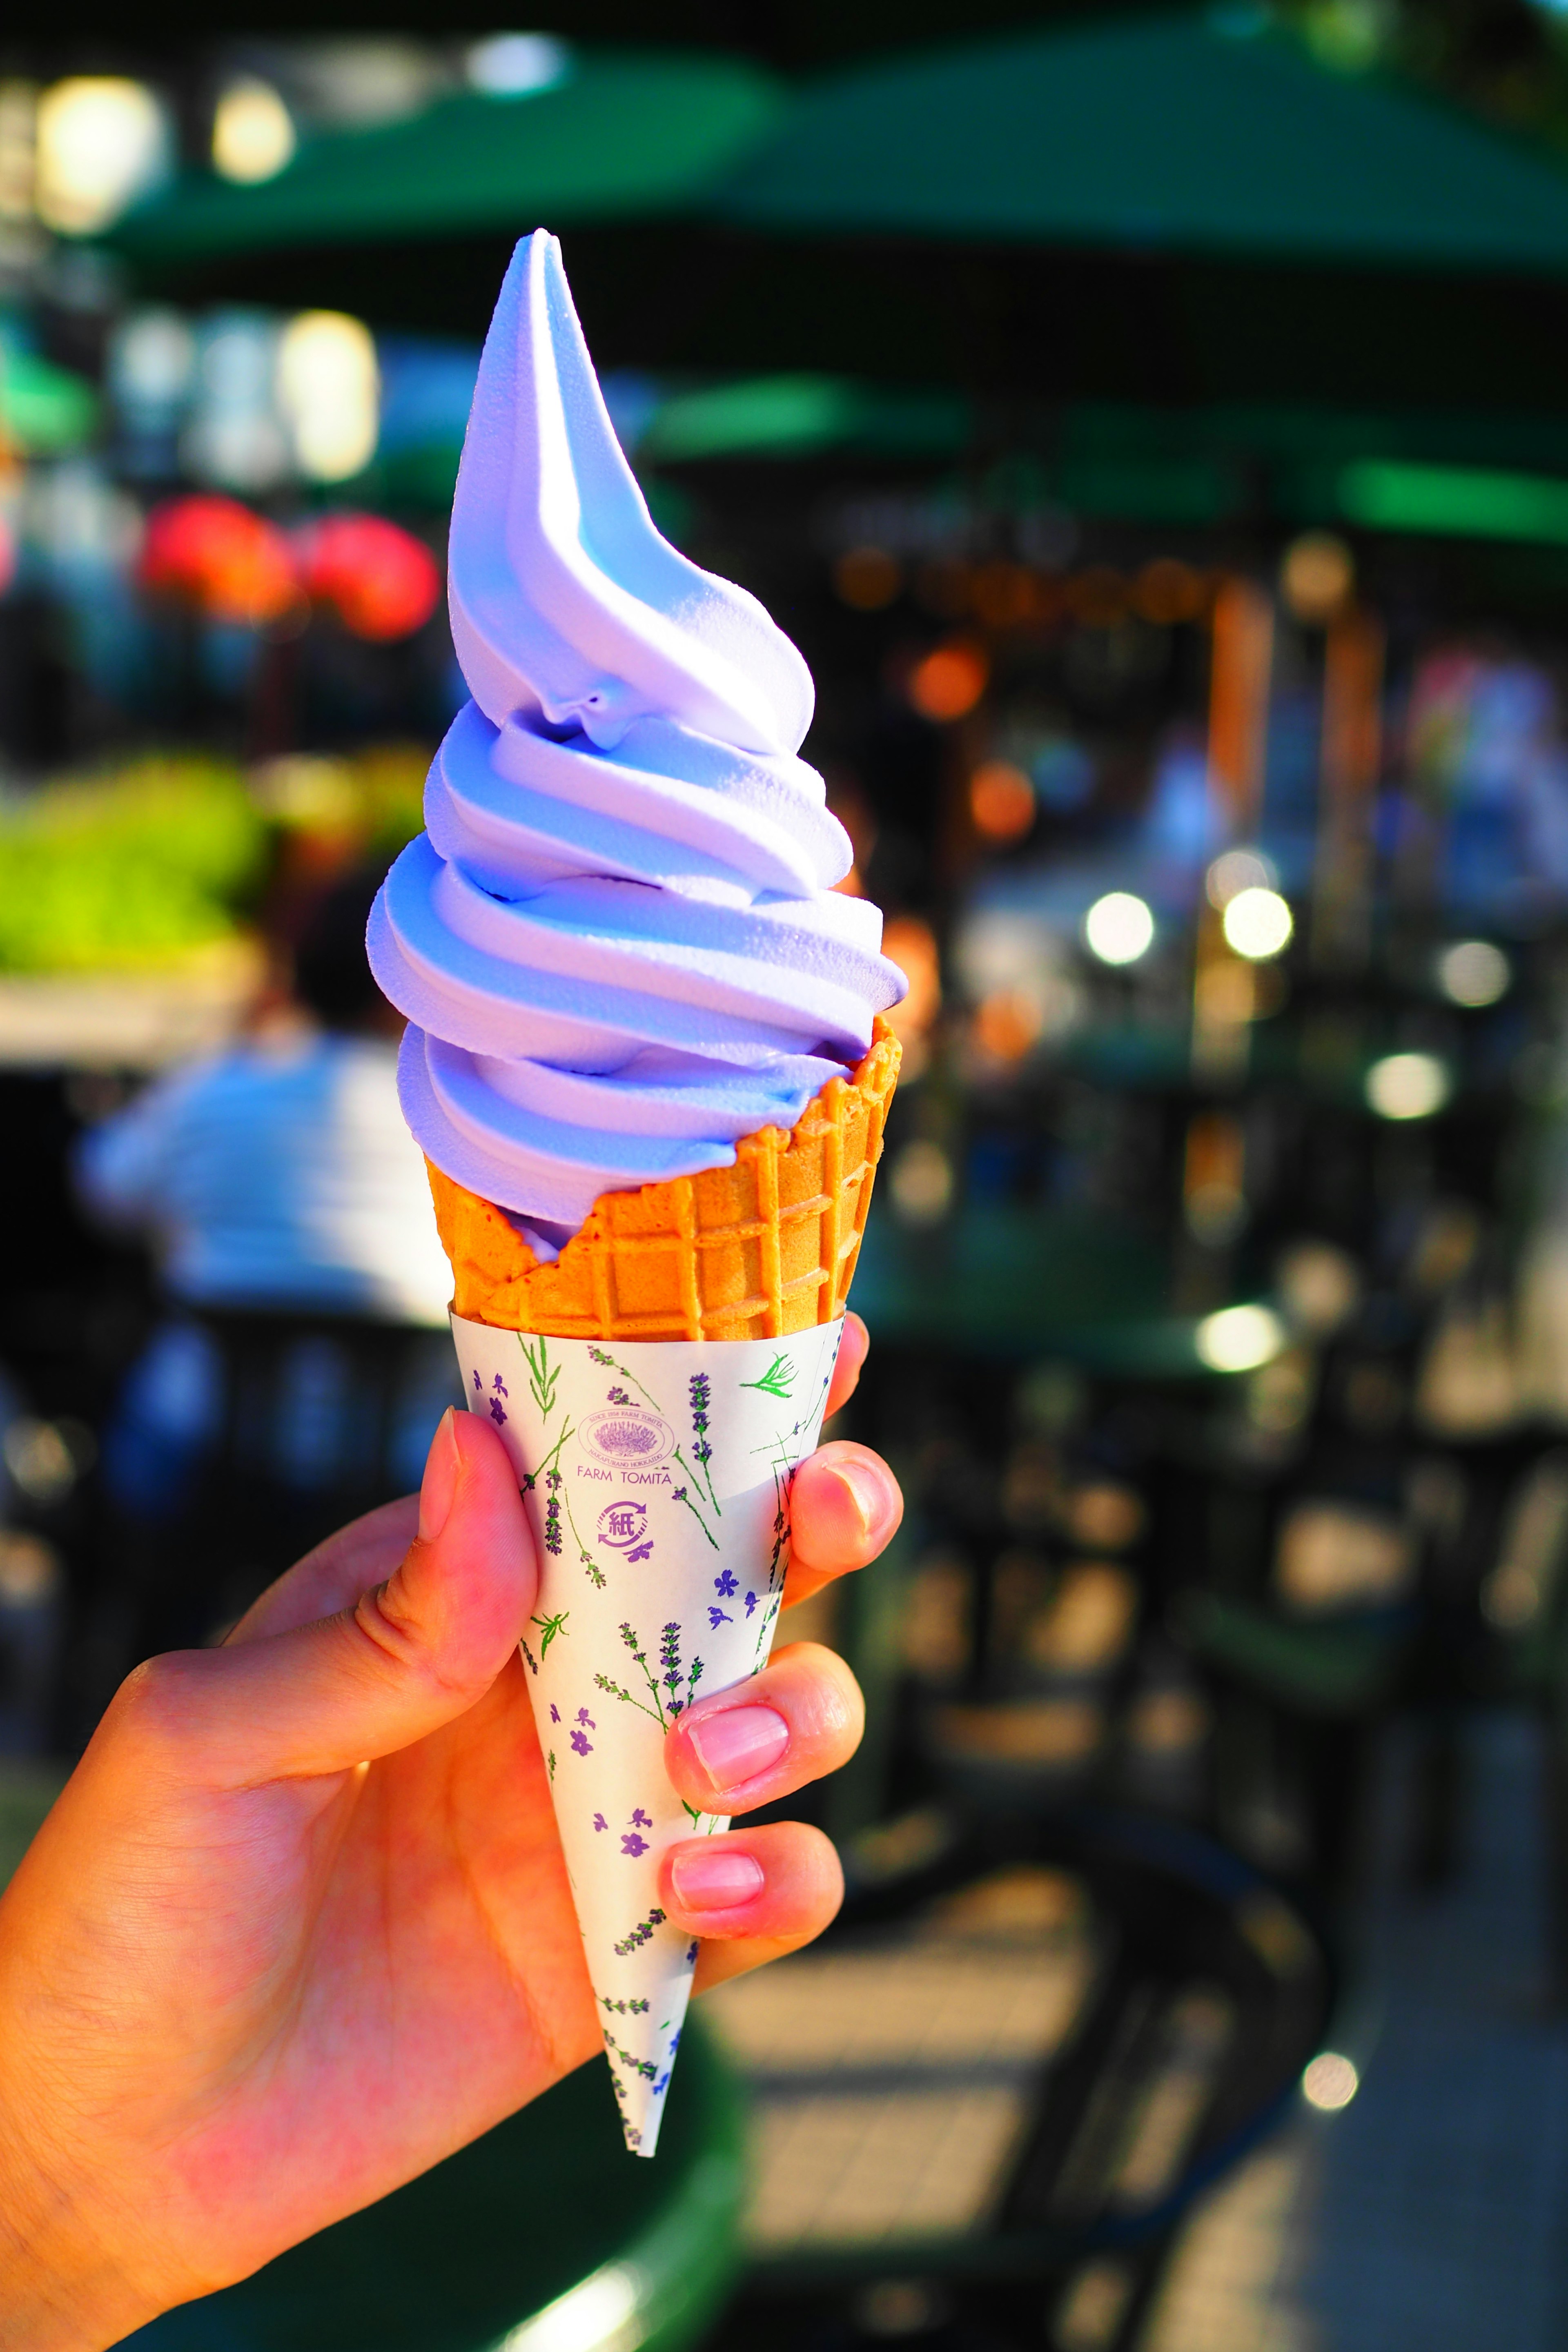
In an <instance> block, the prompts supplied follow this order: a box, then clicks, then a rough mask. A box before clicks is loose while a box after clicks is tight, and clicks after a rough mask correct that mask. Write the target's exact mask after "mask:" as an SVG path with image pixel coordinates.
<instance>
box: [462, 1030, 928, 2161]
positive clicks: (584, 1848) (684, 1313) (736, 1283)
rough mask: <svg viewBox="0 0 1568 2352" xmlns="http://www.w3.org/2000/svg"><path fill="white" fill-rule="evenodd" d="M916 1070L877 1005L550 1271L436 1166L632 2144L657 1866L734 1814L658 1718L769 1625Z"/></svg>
mask: <svg viewBox="0 0 1568 2352" xmlns="http://www.w3.org/2000/svg"><path fill="white" fill-rule="evenodd" d="M898 1066H899V1046H898V1042H897V1040H896V1039H895V1038H894V1036H893V1035H892V1034H891V1032H890V1031H889V1030H888V1029H887V1027H886V1025H885V1024H883V1023H881V1022H879V1023H878V1024H877V1033H876V1034H875V1036H874V1038H873V1042H872V1045H871V1048H870V1051H869V1052H868V1054H867V1055H866V1056H865V1058H864V1060H863V1061H862V1062H861V1063H860V1064H859V1066H858V1068H857V1069H856V1070H855V1071H854V1072H853V1074H852V1075H851V1076H850V1077H849V1078H848V1079H847V1080H846V1079H842V1078H835V1079H833V1080H832V1081H830V1082H829V1084H828V1085H827V1086H826V1087H824V1088H823V1090H822V1092H821V1093H820V1094H819V1095H818V1096H817V1097H816V1099H815V1101H814V1102H812V1103H811V1104H810V1105H809V1106H808V1108H807V1109H806V1111H805V1115H804V1116H803V1117H802V1118H801V1119H800V1120H799V1121H798V1123H797V1125H796V1126H795V1129H794V1132H793V1133H792V1134H790V1135H788V1136H786V1135H784V1133H783V1132H782V1131H781V1130H780V1129H776V1128H775V1129H765V1130H764V1131H763V1133H761V1134H759V1135H755V1136H751V1137H748V1138H746V1139H745V1140H744V1141H742V1143H741V1144H740V1145H739V1146H738V1148H737V1153H736V1164H735V1166H734V1167H733V1168H732V1169H719V1170H710V1171H704V1172H703V1173H701V1174H700V1175H697V1176H694V1177H684V1178H681V1179H679V1180H677V1181H671V1182H667V1183H660V1184H649V1185H646V1186H645V1187H644V1188H643V1189H642V1190H641V1191H640V1192H626V1193H612V1194H608V1195H606V1196H605V1198H603V1199H602V1200H601V1201H600V1202H598V1204H597V1206H596V1207H595V1211H594V1213H593V1214H592V1216H591V1217H590V1218H589V1219H588V1222H587V1224H586V1225H585V1226H584V1229H583V1231H582V1232H581V1233H580V1234H578V1235H576V1236H575V1237H574V1239H573V1240H572V1241H570V1242H568V1244H566V1246H565V1248H564V1249H563V1251H562V1253H561V1255H560V1257H559V1259H557V1260H556V1261H555V1262H554V1263H553V1264H551V1265H542V1264H541V1263H540V1262H539V1261H538V1259H537V1258H536V1257H535V1255H534V1253H533V1252H532V1250H531V1249H530V1247H529V1246H528V1244H526V1243H525V1242H524V1241H523V1240H522V1239H521V1236H520V1235H519V1234H517V1232H516V1231H515V1229H514V1228H513V1226H512V1225H511V1224H510V1223H509V1221H508V1220H507V1219H506V1218H505V1217H504V1216H503V1215H502V1214H501V1213H500V1211H499V1210H497V1209H495V1208H493V1207H492V1206H491V1205H490V1203H489V1202H485V1201H480V1200H478V1199H477V1198H476V1197H475V1196H474V1195H473V1194H472V1193H470V1192H465V1191H464V1190H463V1188H462V1187H461V1186H459V1185H458V1184H455V1183H453V1182H452V1181H450V1179H448V1178H447V1177H446V1176H444V1175H442V1174H441V1172H440V1171H439V1170H438V1169H436V1168H432V1169H431V1171H430V1179H431V1184H432V1188H433V1190H434V1192H435V1197H436V1205H437V1219H438V1222H439V1224H440V1228H441V1238H442V1240H443V1242H444V1243H445V1244H446V1246H447V1253H448V1255H449V1256H450V1257H451V1259H452V1264H453V1268H454V1272H455V1276H456V1280H457V1297H456V1300H455V1302H454V1309H453V1322H452V1328H453V1333H454V1336H455V1338H456V1340H457V1346H458V1361H459V1363H460V1364H461V1366H462V1370H463V1382H464V1388H465V1391H467V1394H468V1404H469V1407H470V1410H472V1411H473V1412H483V1413H487V1414H489V1417H490V1419H491V1420H492V1421H493V1422H494V1423H495V1424H496V1425H497V1427H498V1428H500V1431H501V1433H502V1436H503V1438H504V1440H505V1442H506V1444H507V1445H508V1448H509V1450H510V1453H511V1455H512V1458H513V1461H514V1462H515V1464H516V1465H517V1469H518V1475H519V1479H520V1482H521V1486H522V1489H523V1494H524V1497H525V1500H526V1503H527V1507H528V1509H529V1513H530V1517H531V1521H532V1524H533V1528H534V1535H535V1538H536V1541H537V1542H538V1545H539V1555H540V1561H541V1580H540V1593H539V1601H538V1604H537V1607H536V1609H535V1611H534V1613H533V1617H532V1621H531V1628H530V1631H529V1633H528V1634H527V1635H526V1636H525V1638H524V1641H523V1644H522V1654H523V1659H524V1663H525V1665H526V1667H527V1670H528V1675H529V1690H530V1695H531V1698H532V1702H533V1710H534V1720H535V1722H536V1723H537V1725H538V1727H539V1736H540V1744H541V1747H542V1749H543V1751H544V1757H545V1764H546V1769H547V1770H548V1772H549V1776H550V1788H551V1797H552V1802H553V1804H554V1807H555V1818H556V1823H557V1826H558V1828H559V1830H560V1833H561V1842H562V1848H563V1853H564V1855H565V1859H566V1868H567V1873H568V1875H569V1877H570V1879H571V1881H572V1889H573V1895H574V1900H575V1903H576V1906H577V1918H578V1925H579V1927H581V1929H582V1933H583V1942H584V1951H585V1954H586V1957H587V1961H588V1972H589V1976H590V1979H591V1980H592V1983H593V1987H594V1996H595V2001H596V2002H597V2004H598V2007H599V2010H600V2012H601V2014H600V2023H601V2027H602V2029H603V2031H604V2035H605V2053H606V2056H607V2057H608V2059H609V2063H610V2073H611V2079H612V2081H613V2082H614V2084H615V2088H616V2098H617V2100H618V2102H619V2104H620V2108H621V2118H622V2123H623V2125H624V2126H625V2130H626V2144H627V2146H628V2147H631V2148H633V2149H634V2150H635V2151H636V2152H637V2154H639V2155H643V2156H651V2155H652V2153H653V2150H654V2147H655V2144H656V2142H657V2139H658V2126H659V2122H660V2120H661V2117H662V2115H663V2107H664V2095H665V2090H666V2086H667V2084H668V2081H669V2074H670V2068H671V2065H672V2063H673V2060H674V2053H675V2048H676V2044H677V2043H678V2042H679V2036H680V2029H681V2021H682V2019H683V2018H684V2016H685V2011H686V2003H687V2000H688V1998H689V1992H690V1986H691V1976H692V1970H693V1968H694V1965H695V1962H696V1957H697V1946H696V1944H695V1943H694V1942H692V1941H691V1939H690V1938H689V1937H686V1936H684V1935H682V1934H681V1933H680V1932H679V1930H678V1929H677V1928H675V1927H672V1926H671V1925H670V1923H669V1921H668V1918H667V1917H666V1915H665V1912H664V1910H663V1907H662V1906H661V1904H660V1901H659V1884H658V1870H659V1862H660V1858H661V1856H662V1854H663V1853H664V1851H665V1849H666V1848H667V1847H668V1845H670V1844H671V1843H675V1842H676V1841H677V1840H679V1839H682V1838H689V1837H692V1836H700V1835H702V1834H704V1833H706V1832H712V1831H713V1830H716V1829H721V1828H722V1827H724V1826H725V1824H724V1822H721V1821H720V1820H718V1819H715V1818H712V1817H710V1816H707V1815H695V1814H693V1813H691V1811H689V1808H687V1807H686V1806H684V1805H683V1804H682V1803H681V1802H680V1801H679V1799H678V1798H677V1797H676V1795H675V1792H674V1790H673V1789H672V1788H671V1787H670V1784H669V1781H668V1778H667V1777H666V1774H665V1771H664V1763H663V1745H664V1738H665V1735H666V1733H667V1731H668V1727H669V1725H670V1723H671V1722H672V1721H673V1720H674V1718H675V1717H676V1716H677V1715H679V1713H680V1712H681V1711H682V1710H683V1708H684V1707H685V1706H688V1705H689V1703H690V1701H691V1700H692V1698H693V1697H695V1696H707V1695H708V1693H709V1692H710V1691H715V1690H722V1689H724V1688H726V1687H727V1686H728V1685H731V1684H733V1683H736V1682H739V1681H742V1680H743V1679H744V1678H745V1676H746V1675H752V1674H755V1673H756V1672H757V1670H758V1669H759V1668H760V1667H761V1666H762V1665H763V1664H765V1662H766V1659H767V1655H768V1652H769V1650H770V1649H771V1647H772V1644H773V1627H774V1623H775V1622H776V1619H777V1616H778V1612H779V1604H780V1600H781V1597H782V1594H783V1589H784V1571H785V1568H786V1565H787V1560H788V1540H789V1538H788V1525H789V1509H788V1502H789V1486H790V1482H791V1480H792V1478H793V1475H794V1472H795V1465H796V1464H797V1463H799V1462H800V1461H801V1460H802V1459H803V1458H804V1456H805V1454H809V1453H810V1452H811V1450H812V1448H813V1447H814V1446H815V1445H816V1440H817V1435H818V1433H819V1431H820V1428H821V1425H822V1414H823V1408H824V1405H825V1404H826V1396H827V1387H828V1382H829V1381H830V1380H831V1378H832V1373H833V1366H834V1362H835V1360H836V1358H837V1352H838V1340H839V1336H840V1331H841V1328H842V1317H843V1313H844V1303H845V1298H846V1297H847V1292H848V1287H849V1278H850V1276H851V1275H852V1273H853V1271H854V1265H855V1258H856V1255H857V1252H858V1247H859V1242H860V1236H861V1234H862V1233H863V1231H864V1229H865V1222H866V1212H867V1209H868V1205H869V1202H870V1193H871V1182H872V1177H873V1174H874V1171H875V1168H876V1163H877V1159H878V1156H879V1151H880V1149H881V1136H882V1128H883V1124H884V1121H885V1118H886V1115H887V1106H888V1098H889V1096H890V1094H891V1092H892V1089H893V1084H894V1081H895V1079H896V1077H897V1076H898ZM792 1338H793V1345H786V1346H782V1347H781V1346H776V1345H774V1344H773V1343H774V1342H775V1341H779V1340H788V1339H792ZM699 1685H700V1691H699Z"/></svg>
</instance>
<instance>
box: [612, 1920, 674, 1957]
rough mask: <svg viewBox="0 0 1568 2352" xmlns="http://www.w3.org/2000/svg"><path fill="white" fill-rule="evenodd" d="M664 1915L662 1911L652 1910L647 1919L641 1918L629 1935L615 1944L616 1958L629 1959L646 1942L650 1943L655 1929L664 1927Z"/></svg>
mask: <svg viewBox="0 0 1568 2352" xmlns="http://www.w3.org/2000/svg"><path fill="white" fill-rule="evenodd" d="M664 1917H665V1915H664V1913H663V1912H662V1911H658V1910H654V1911H650V1912H649V1913H648V1915H647V1918H646V1919H643V1920H639V1922H638V1923H637V1926H636V1927H634V1928H633V1929H632V1931H631V1934H630V1935H629V1936H627V1937H625V1938H624V1939H623V1940H622V1941H621V1942H620V1943H618V1944H616V1946H615V1954H616V1958H617V1959H618V1960H629V1959H630V1958H631V1956H632V1954H633V1953H634V1952H635V1951H637V1950H639V1949H640V1948H641V1947H642V1946H643V1945H644V1944H650V1943H651V1942H652V1941H653V1931H654V1929H655V1928H656V1927H663V1925H664Z"/></svg>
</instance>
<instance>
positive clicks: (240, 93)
mask: <svg viewBox="0 0 1568 2352" xmlns="http://www.w3.org/2000/svg"><path fill="white" fill-rule="evenodd" d="M298 144H299V141H298V139H297V138H296V136H295V131H294V119H293V117H292V115H290V113H289V109H288V108H287V107H286V106H285V105H284V103H283V100H282V99H281V98H280V97H279V94H278V92H277V91H276V90H275V89H273V87H272V84H271V83H270V82H269V81H262V80H260V79H258V77H257V76H256V75H254V74H242V75H240V76H239V78H238V79H237V80H235V81H231V82H229V83H228V84H226V87H225V89H223V90H222V92H221V93H220V94H219V98H218V102H217V105H216V108H215V109H214V110H213V169H214V171H215V172H216V173H219V174H220V175H221V176H222V177H223V178H224V179H226V180H237V181H238V182H239V183H240V184H241V185H242V186H246V187H252V186H255V185H256V184H257V183H258V182H259V181H262V180H272V179H276V178H277V176H278V174H279V172H281V171H282V170H283V168H284V166H285V165H286V164H288V163H292V162H293V160H294V150H295V148H296V147H297V146H298Z"/></svg>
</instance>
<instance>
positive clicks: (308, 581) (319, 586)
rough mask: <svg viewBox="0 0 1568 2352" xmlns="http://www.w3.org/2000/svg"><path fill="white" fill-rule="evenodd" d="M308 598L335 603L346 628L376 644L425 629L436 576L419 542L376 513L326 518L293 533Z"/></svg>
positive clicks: (432, 562) (438, 586)
mask: <svg viewBox="0 0 1568 2352" xmlns="http://www.w3.org/2000/svg"><path fill="white" fill-rule="evenodd" d="M295 546H296V549H297V551H298V556H299V563H300V577H301V578H302V580H303V582H304V584H305V587H306V589H307V591H308V592H309V593H310V595H311V596H313V597H315V598H317V599H319V600H320V602H321V603H322V604H333V605H335V606H336V607H337V610H338V613H339V614H340V615H341V617H342V623H343V625H344V627H345V628H347V629H349V630H352V632H353V635H355V636H356V637H369V638H371V639H372V640H373V641H374V642H376V643H378V644H386V643H390V642H391V640H392V639H394V638H395V637H408V636H412V635H413V634H414V632H415V630H416V629H421V628H423V627H424V625H425V624H426V621H427V620H428V619H429V618H430V615H431V614H432V613H433V612H434V611H435V609H436V605H437V599H438V598H439V596H440V593H441V573H440V569H439V566H438V565H437V562H436V559H435V557H434V556H433V555H432V554H431V552H430V550H429V549H428V548H427V547H426V544H425V542H424V541H423V540H419V539H416V538H415V537H414V534H413V533H412V531H406V530H402V529H400V528H399V526H398V525H397V524H396V523H395V522H387V521H385V520H384V519H383V518H382V517H381V516H380V515H371V514H347V513H344V514H329V515H323V516H322V518H321V520H320V521H319V522H314V523H310V524H309V525H307V526H306V528H305V529H304V530H301V531H300V532H299V533H298V534H297V535H296V539H295Z"/></svg>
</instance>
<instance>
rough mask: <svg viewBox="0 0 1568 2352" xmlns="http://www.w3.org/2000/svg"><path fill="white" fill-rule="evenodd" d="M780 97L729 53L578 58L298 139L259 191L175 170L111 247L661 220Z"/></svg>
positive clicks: (212, 250)
mask: <svg viewBox="0 0 1568 2352" xmlns="http://www.w3.org/2000/svg"><path fill="white" fill-rule="evenodd" d="M781 104H782V90H781V87H780V85H779V84H778V83H777V81H776V80H775V79H773V77H772V76H771V75H770V74H768V73H766V72H765V71H764V70H763V68H760V67H757V66H754V65H752V64H750V63H748V62H746V61H745V60H744V59H742V58H725V57H719V56H704V55H701V54H697V53H682V52H679V51H664V52H658V53H656V52H652V51H650V52H647V53H646V54H637V53H632V52H619V53H617V52H602V53H598V54H595V53H593V52H579V53H578V55H577V57H576V58H575V61H574V69H573V71H572V73H571V74H570V75H569V76H568V77H567V78H566V79H564V80H563V81H562V82H560V83H558V84H556V85H555V86H553V87H552V88H550V89H541V90H534V91H530V92H527V93H520V94H518V95H515V96H504V97H495V96H490V95H489V94H482V93H479V92H477V91H464V92H461V93H459V94H457V95H454V96H452V97H449V98H446V99H442V100H438V101H437V103H436V104H435V105H434V106H432V107H430V108H428V109H427V110H426V111H425V112H423V113H421V114H419V115H417V116H415V117H413V118H412V119H410V120H409V121H402V122H395V123H391V124H387V125H385V126H384V127H381V128H378V129H375V130H371V131H338V132H334V133H330V134H325V135H322V136H321V137H318V138H315V139H311V140H308V141H307V142H305V143H304V144H303V145H302V146H301V148H300V152H299V154H298V156H297V157H296V159H295V160H294V162H293V163H290V164H289V167H288V169H287V170H286V171H283V172H281V173H279V175H278V177H277V178H276V179H274V180H268V181H267V182H265V183H263V184H261V185H259V186H256V187H236V186H233V185H230V184H227V183H226V182H224V181H222V180H218V179H216V178H214V177H213V176H212V175H211V174H210V173H192V174H189V175H187V176H186V177H185V178H184V179H183V180H181V181H179V182H178V183H176V184H175V185H174V187H173V188H171V189H169V190H168V191H167V192H166V193H164V194H162V195H160V196H158V197H156V198H154V199H153V201H152V202H151V203H149V204H146V205H142V206H141V207H140V208H139V209H138V210H137V211H136V212H134V213H132V214H131V215H129V216H128V217H127V218H126V219H125V220H124V221H123V222H122V223H121V225H120V227H119V229H118V231H117V232H116V234H115V236H114V239H113V242H114V243H116V244H117V245H118V246H119V247H121V250H122V251H124V252H125V253H127V254H129V255H130V256H131V257H132V259H134V260H138V261H143V262H146V263H148V264H151V265H153V266H154V267H155V268H156V267H159V266H163V265H169V264H174V265H178V264H180V263H184V262H201V261H205V260H209V259H213V258H216V257H221V256H225V255H229V254H234V255H240V254H246V253H258V252H262V251H266V250H269V249H275V248H279V247H300V246H312V245H333V244H351V243H361V242H363V243H384V242H389V241H393V240H397V239H404V238H408V237H411V236H412V237H421V238H426V237H445V236H453V235H455V234H461V233H465V232H472V231H476V230H486V229H504V230H506V231H507V232H508V233H510V234H516V233H521V231H523V230H525V229H530V228H532V227H533V226H535V224H536V223H537V222H538V221H540V220H541V219H546V220H549V221H550V222H551V223H552V226H563V225H565V224H568V223H574V222H584V221H610V220H616V219H625V218H628V217H633V216H636V215H639V214H648V213H653V212H660V211H668V210H671V209H676V208H679V207H681V206H683V205H687V204H688V203H689V201H690V199H691V198H692V196H693V195H694V194H695V193H696V191H697V190H698V189H699V188H700V187H701V186H702V185H703V184H706V182H707V181H708V180H710V178H711V177H712V175H713V173H715V172H717V171H718V170H720V169H721V168H722V167H723V166H724V165H726V164H728V163H730V162H731V160H732V159H733V157H734V156H735V155H736V153H737V152H739V151H740V150H741V149H742V147H744V146H745V145H747V144H749V143H750V142H752V141H753V140H754V139H755V138H756V137H757V136H758V134H759V133H760V132H761V131H763V130H764V129H765V128H766V127H767V126H768V125H769V124H770V123H771V121H772V120H773V117H774V115H775V114H776V113H777V111H778V110H779V109H780V106H781Z"/></svg>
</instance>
